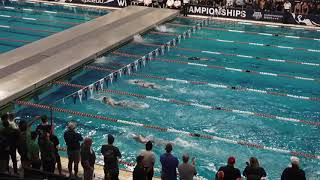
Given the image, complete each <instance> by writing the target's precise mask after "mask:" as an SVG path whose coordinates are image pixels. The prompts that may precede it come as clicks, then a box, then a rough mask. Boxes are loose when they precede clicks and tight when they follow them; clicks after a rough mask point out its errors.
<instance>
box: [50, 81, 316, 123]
mask: <svg viewBox="0 0 320 180" xmlns="http://www.w3.org/2000/svg"><path fill="white" fill-rule="evenodd" d="M54 84H59V85H63V86H69V87H76V88H79V89H83V88H85V87H87V86H82V85H78V84H71V83H67V82H61V81H55V82H54ZM101 91H102V92H108V93H113V94H118V95H125V96H133V97H138V98H142V99H153V100H158V101H162V102H169V103H173V104H177V105H185V106H194V107H199V108H203V109H208V110H217V111H225V112H231V113H236V114H245V115H251V116H256V117H262V118H266V119H275V120H280V121H289V122H294V123H303V124H308V125H312V126H320V122H314V121H310V120H300V119H296V118H287V117H281V116H276V115H272V114H264V113H256V112H251V111H243V110H238V109H230V108H224V107H218V106H208V105H202V104H196V103H192V102H188V101H180V100H176V99H165V98H159V97H155V96H147V95H143V94H135V93H130V92H125V91H119V90H111V89H102V90H101Z"/></svg>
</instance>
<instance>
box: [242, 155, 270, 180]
mask: <svg viewBox="0 0 320 180" xmlns="http://www.w3.org/2000/svg"><path fill="white" fill-rule="evenodd" d="M243 175H244V176H245V177H246V178H247V180H260V179H261V178H262V177H266V176H267V173H266V171H265V170H264V169H263V168H262V167H260V166H259V161H258V159H257V158H255V157H251V158H250V164H249V163H247V167H246V168H245V169H244V171H243Z"/></svg>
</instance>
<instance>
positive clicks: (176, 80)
mask: <svg viewBox="0 0 320 180" xmlns="http://www.w3.org/2000/svg"><path fill="white" fill-rule="evenodd" d="M166 80H167V81H175V82H180V83H188V81H187V80H181V79H173V78H166Z"/></svg>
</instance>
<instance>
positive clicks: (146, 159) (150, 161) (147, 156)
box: [140, 141, 156, 180]
mask: <svg viewBox="0 0 320 180" xmlns="http://www.w3.org/2000/svg"><path fill="white" fill-rule="evenodd" d="M152 146H153V145H152V142H151V141H148V142H147V143H146V150H145V151H143V152H141V154H140V156H143V165H144V168H145V170H146V173H147V180H152V177H153V174H154V164H155V162H156V157H155V155H154V153H153V152H152Z"/></svg>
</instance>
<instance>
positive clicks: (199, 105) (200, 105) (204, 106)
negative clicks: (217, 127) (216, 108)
mask: <svg viewBox="0 0 320 180" xmlns="http://www.w3.org/2000/svg"><path fill="white" fill-rule="evenodd" d="M190 105H192V106H196V107H200V108H204V109H211V108H212V107H211V106H207V105H202V104H197V103H191V104H190Z"/></svg>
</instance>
